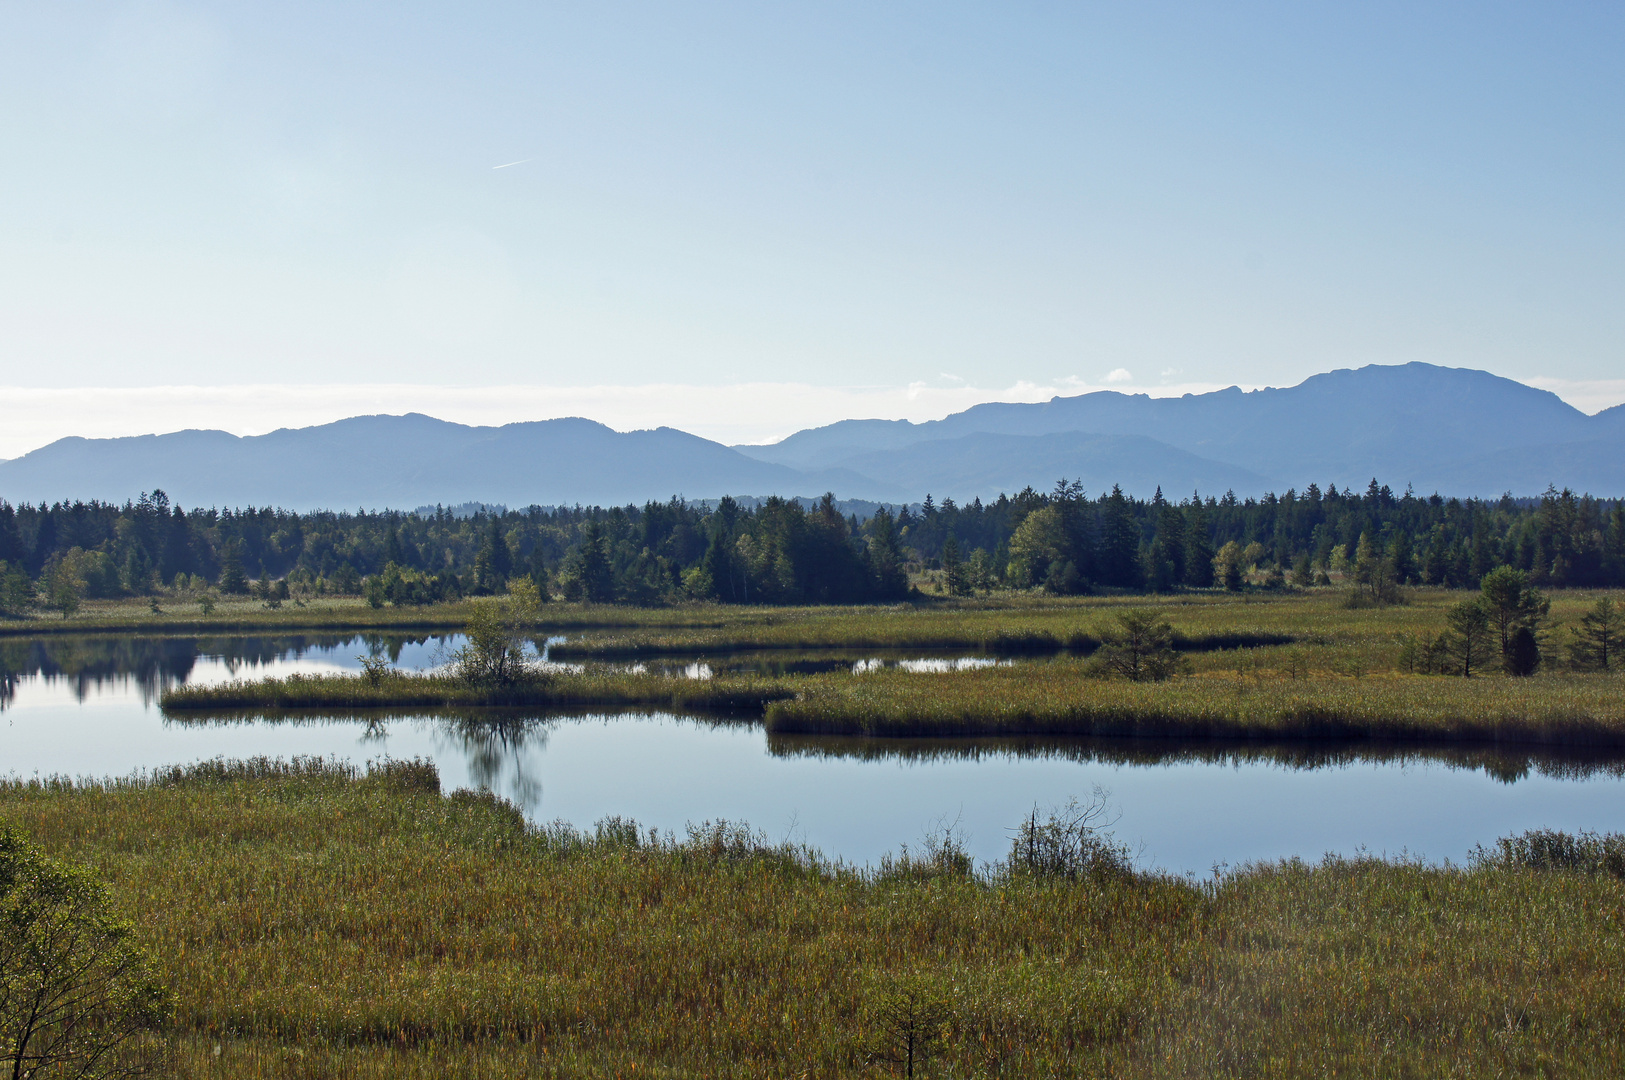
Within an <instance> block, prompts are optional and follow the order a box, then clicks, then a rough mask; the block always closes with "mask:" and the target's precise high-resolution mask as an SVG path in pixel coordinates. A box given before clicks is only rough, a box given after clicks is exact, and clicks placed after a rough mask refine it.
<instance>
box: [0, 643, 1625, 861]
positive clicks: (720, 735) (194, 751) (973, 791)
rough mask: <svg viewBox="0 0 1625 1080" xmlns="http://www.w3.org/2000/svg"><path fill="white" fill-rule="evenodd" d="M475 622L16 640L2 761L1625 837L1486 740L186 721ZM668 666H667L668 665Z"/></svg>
mask: <svg viewBox="0 0 1625 1080" xmlns="http://www.w3.org/2000/svg"><path fill="white" fill-rule="evenodd" d="M457 644H458V640H457V639H456V638H452V639H447V640H442V639H438V638H406V637H399V636H376V635H368V636H357V635H331V636H317V635H307V636H298V637H278V638H213V639H196V638H144V637H123V638H114V637H81V638H43V639H33V640H25V639H0V774H10V775H14V776H21V777H25V778H26V777H30V776H47V775H52V774H65V775H69V776H89V777H103V776H124V775H129V774H131V773H133V772H135V771H137V770H140V769H145V768H151V767H153V766H158V765H166V764H172V763H177V762H191V761H197V760H202V759H207V758H213V757H220V756H224V757H250V756H255V755H261V754H264V755H269V756H274V757H291V756H293V755H297V754H320V755H331V756H335V757H341V758H346V759H349V760H352V761H357V762H362V761H366V760H368V759H377V758H382V757H385V756H388V757H397V758H410V757H427V758H432V759H433V760H434V761H435V762H436V763H437V764H438V765H439V768H440V773H441V778H442V782H443V784H444V785H445V787H446V789H447V790H451V789H452V788H456V787H470V786H484V787H489V788H491V789H492V790H494V791H497V792H498V793H500V794H502V795H504V796H506V797H507V798H510V799H513V800H514V801H516V802H518V803H520V804H521V805H523V806H524V807H525V809H526V811H527V813H528V814H529V815H530V816H531V817H532V818H533V819H536V820H541V821H551V820H555V819H564V820H567V821H571V822H574V823H576V824H578V825H590V824H591V823H592V822H594V821H596V820H598V819H600V818H603V817H606V816H609V815H612V814H619V815H623V816H627V817H632V818H636V819H637V820H638V821H639V822H641V823H642V824H644V825H645V826H657V827H659V828H661V829H678V830H680V829H681V828H682V827H683V825H684V824H685V823H687V822H690V821H694V822H698V821H704V820H708V819H709V820H715V819H718V818H726V819H729V820H734V821H747V822H749V823H750V824H751V825H753V826H755V827H757V828H759V829H761V830H762V831H764V832H766V833H767V834H768V835H769V836H771V837H772V838H774V839H781V838H786V837H788V838H790V839H793V840H795V841H798V842H805V843H808V844H811V845H813V846H815V847H817V848H819V849H821V850H822V851H824V852H825V853H826V854H827V855H830V856H832V857H835V856H839V857H841V858H844V859H846V860H848V861H851V862H859V863H863V862H872V861H874V860H876V859H877V858H879V856H880V855H882V854H883V853H886V852H895V851H896V850H897V848H898V846H899V845H900V844H902V843H909V844H911V845H913V844H916V843H917V842H918V841H919V840H920V838H921V837H922V836H923V835H925V834H926V833H927V832H930V831H933V830H940V829H941V828H943V827H945V826H953V827H954V828H955V829H956V830H957V832H958V833H959V834H960V835H961V837H962V838H963V840H964V842H965V844H966V846H967V847H968V849H969V850H970V851H971V852H972V853H973V854H975V855H976V856H977V858H979V859H982V860H992V859H996V858H999V857H1001V856H1002V855H1003V854H1004V853H1005V851H1006V849H1007V847H1008V843H1009V836H1010V830H1011V829H1012V828H1013V826H1015V825H1016V823H1017V822H1019V821H1020V820H1021V818H1022V817H1023V816H1024V815H1025V814H1026V813H1027V812H1028V811H1029V810H1030V809H1031V808H1032V807H1033V805H1034V804H1038V805H1039V806H1050V805H1057V804H1060V803H1064V802H1065V801H1066V800H1067V799H1068V798H1071V797H1077V798H1080V799H1087V798H1089V797H1090V795H1091V793H1092V792H1093V791H1094V790H1095V789H1096V788H1101V789H1105V790H1106V791H1108V792H1109V793H1110V797H1109V801H1110V804H1111V806H1112V812H1113V814H1114V816H1115V817H1116V818H1117V823H1116V826H1115V831H1116V833H1117V835H1118V837H1119V838H1120V839H1123V840H1126V841H1128V842H1129V843H1130V844H1131V845H1133V846H1134V847H1135V848H1136V849H1137V850H1138V851H1139V852H1140V853H1141V860H1142V862H1143V863H1144V864H1146V865H1152V866H1160V867H1163V868H1166V869H1171V870H1176V871H1181V872H1183V871H1192V872H1196V873H1206V872H1208V871H1209V870H1210V869H1211V868H1212V867H1213V866H1214V865H1215V864H1218V863H1228V864H1231V865H1236V864H1240V863H1243V862H1246V861H1249V860H1254V859H1273V858H1279V857H1284V856H1290V855H1302V856H1304V857H1306V858H1316V857H1318V856H1320V855H1321V854H1322V853H1325V852H1329V851H1331V852H1341V853H1344V854H1352V853H1354V852H1357V851H1359V850H1362V849H1364V850H1367V851H1370V852H1373V853H1377V854H1382V853H1386V854H1391V855H1392V854H1399V853H1402V852H1404V853H1408V854H1410V855H1413V856H1419V857H1423V858H1427V859H1430V860H1440V859H1452V860H1460V859H1462V858H1464V857H1465V856H1466V855H1467V853H1468V852H1469V851H1470V850H1471V849H1472V847H1473V846H1474V845H1475V844H1479V843H1484V844H1488V843H1490V842H1491V841H1493V840H1494V839H1495V838H1496V837H1498V836H1505V835H1508V834H1511V833H1514V832H1519V831H1522V830H1524V829H1529V828H1536V827H1552V828H1561V829H1568V830H1578V829H1593V830H1597V831H1625V779H1622V774H1625V755H1620V756H1614V757H1595V756H1591V757H1588V756H1565V755H1549V754H1548V755H1528V754H1522V753H1518V752H1511V753H1508V752H1506V751H1499V752H1498V751H1492V750H1487V749H1477V750H1474V749H1463V748H1459V747H1457V748H1448V749H1437V750H1423V751H1418V750H1415V749H1413V748H1387V749H1384V748H1380V747H1376V748H1373V747H1370V746H1360V747H1336V746H1333V747H1325V746H1309V747H1306V746H1303V745H1275V746H1245V747H1239V748H1238V747H1237V746H1236V745H1234V744H1223V743H1206V744H1189V743H1175V742H1171V741H1167V740H1142V741H1126V740H967V741H948V740H940V741H939V740H933V741H927V742H914V741H907V742H905V741H899V740H863V739H838V738H815V737H794V738H785V737H769V736H768V735H767V734H766V732H765V731H764V730H763V729H762V728H761V727H760V726H759V725H754V724H749V723H717V722H715V721H708V720H696V719H693V718H685V717H681V716H675V715H670V714H664V713H654V714H634V715H626V714H616V715H591V716H557V717H537V718H534V719H531V720H526V721H517V722H510V723H507V724H504V725H499V726H494V727H493V726H485V725H477V726H470V725H466V724H458V723H455V722H452V721H448V720H443V719H435V718H431V717H420V718H409V719H404V720H392V721H389V722H387V723H383V724H378V723H368V722H366V721H364V720H352V721H320V722H291V723H290V722H233V723H205V724H198V723H191V722H178V721H170V720H167V719H165V718H164V716H163V714H162V713H161V712H160V711H159V710H158V707H157V704H156V701H157V697H158V694H159V693H160V692H161V690H162V689H163V688H164V687H165V686H167V685H171V684H174V683H178V682H191V683H199V682H217V681H223V680H229V679H231V678H236V677H245V676H246V677H258V676H263V675H271V674H279V675H280V674H287V673H289V672H294V671H312V672H314V671H340V670H355V669H357V668H359V664H358V662H357V660H356V657H357V655H358V654H362V653H382V654H386V655H389V656H391V657H393V658H394V659H395V660H396V662H397V663H398V664H400V665H401V666H403V667H409V668H419V669H421V668H425V667H430V666H433V665H434V664H435V663H437V662H440V661H441V660H442V659H443V658H444V656H445V655H446V652H447V651H448V649H449V648H454V647H455V646H456V645H457ZM968 662H979V661H977V660H976V658H966V657H952V656H942V655H937V656H924V655H920V654H913V655H908V654H898V655H892V656H881V655H876V654H847V655H836V654H829V653H823V654H819V655H817V656H810V657H807V658H796V657H787V656H775V657H769V658H760V657H758V658H741V657H727V656H723V657H710V658H705V657H693V658H684V659H682V660H681V661H675V662H672V663H671V664H669V665H666V668H665V669H666V670H670V671H671V672H672V673H673V677H679V678H680V677H705V675H706V674H707V672H709V671H713V670H722V669H725V668H727V669H732V668H737V667H739V666H742V665H757V664H773V665H784V666H788V667H791V668H796V667H798V666H799V665H802V664H805V665H806V666H808V667H821V666H829V667H846V668H849V669H850V668H857V669H858V670H860V671H861V670H862V669H863V668H864V667H866V666H872V665H876V664H894V665H899V666H904V667H907V668H911V669H912V670H913V671H914V672H915V673H916V674H917V675H918V677H920V678H930V677H931V673H932V672H933V671H936V670H941V669H943V668H945V667H947V666H953V665H960V664H964V663H968ZM651 667H653V665H651Z"/></svg>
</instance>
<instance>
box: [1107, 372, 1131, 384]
mask: <svg viewBox="0 0 1625 1080" xmlns="http://www.w3.org/2000/svg"><path fill="white" fill-rule="evenodd" d="M1106 381H1107V382H1109V383H1111V384H1112V385H1114V386H1115V385H1117V384H1118V383H1131V382H1133V381H1134V375H1133V373H1132V372H1130V371H1129V369H1128V368H1115V369H1113V370H1112V372H1111V373H1110V374H1108V375H1107V376H1106Z"/></svg>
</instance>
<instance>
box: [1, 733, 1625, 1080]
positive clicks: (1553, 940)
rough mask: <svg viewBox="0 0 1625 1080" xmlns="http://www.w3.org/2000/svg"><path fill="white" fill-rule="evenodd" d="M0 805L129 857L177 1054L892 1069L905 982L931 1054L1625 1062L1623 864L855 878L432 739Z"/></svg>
mask: <svg viewBox="0 0 1625 1080" xmlns="http://www.w3.org/2000/svg"><path fill="white" fill-rule="evenodd" d="M1012 824H1015V823H1012ZM0 825H5V826H10V827H14V828H19V829H21V830H23V831H24V832H25V833H26V834H28V835H29V836H31V837H32V838H33V839H34V841H35V842H36V843H38V844H40V845H41V846H43V847H44V848H45V849H47V851H48V852H49V853H50V854H52V855H53V856H56V857H59V858H65V859H70V860H74V861H77V862H81V863H85V864H89V865H90V866H91V867H93V868H94V869H95V870H96V871H97V872H98V873H99V874H100V875H102V876H103V877H104V878H105V880H107V881H108V883H109V884H110V886H111V889H112V895H113V897H114V900H115V903H116V905H117V906H118V908H119V909H120V910H121V911H122V912H124V913H125V914H126V915H128V917H129V918H131V919H132V920H133V921H134V922H135V924H136V926H137V933H138V938H139V940H140V942H141V943H142V944H143V945H144V946H145V947H146V948H147V949H149V950H150V952H151V953H152V955H153V956H154V957H155V959H156V963H157V966H158V969H159V972H160V974H161V977H162V979H163V981H164V982H165V983H166V984H167V985H168V986H169V987H170V988H171V989H172V992H173V994H174V996H175V1003H176V1007H175V1015H174V1021H173V1023H172V1025H171V1027H170V1028H169V1030H168V1031H167V1032H166V1033H165V1034H164V1040H165V1042H166V1044H167V1045H168V1047H169V1058H170V1061H169V1067H170V1071H171V1072H172V1074H173V1075H176V1076H180V1077H205V1076H210V1077H213V1076H218V1077H244V1078H259V1077H328V1076H358V1077H416V1076H422V1077H437V1078H438V1077H510V1076H512V1077H518V1076H561V1077H562V1076H572V1077H574V1076H582V1077H612V1076H613V1077H631V1076H644V1075H648V1076H664V1077H696V1078H698V1077H757V1076H817V1077H848V1076H850V1077H859V1076H873V1075H894V1074H895V1073H896V1066H893V1065H890V1064H885V1063H882V1062H879V1061H877V1060H876V1055H877V1054H882V1053H884V1052H886V1051H889V1050H894V1049H896V1040H895V1039H894V1038H890V1037H888V1036H887V1034H886V1030H887V1029H886V1028H885V1026H884V1025H883V1019H884V1015H885V1014H884V1011H883V1006H886V1005H888V1004H892V1005H895V1003H896V1002H897V1001H898V1000H899V997H898V994H899V992H900V991H901V990H904V989H913V990H916V991H919V992H922V993H924V994H926V995H928V996H929V998H930V1000H931V1001H933V1002H934V1003H935V1005H936V1006H937V1007H938V1008H939V1009H940V1013H939V1020H940V1028H939V1029H936V1030H939V1031H940V1037H939V1039H938V1040H937V1041H936V1043H935V1047H934V1048H935V1050H936V1054H935V1055H934V1056H933V1057H932V1058H930V1059H929V1060H927V1061H925V1062H924V1063H923V1066H922V1068H921V1070H920V1072H919V1075H924V1076H940V1077H949V1076H953V1077H969V1076H990V1077H994V1076H1005V1077H1050V1076H1115V1077H1125V1078H1127V1077H1170V1076H1172V1077H1185V1076H1189V1077H1214V1076H1219V1077H1232V1076H1233V1077H1243V1076H1248V1077H1251V1076H1272V1077H1306V1078H1307V1077H1317V1078H1318V1077H1324V1076H1333V1075H1338V1076H1362V1077H1366V1076H1392V1077H1402V1076H1439V1075H1462V1076H1495V1075H1509V1076H1510V1075H1549V1076H1613V1075H1618V1073H1619V1071H1620V1069H1621V1068H1622V1067H1625V999H1622V997H1621V995H1620V993H1619V987H1620V985H1621V979H1622V978H1625V937H1622V936H1621V934H1620V925H1619V924H1620V912H1621V911H1622V910H1625V883H1622V882H1621V881H1620V880H1619V878H1618V877H1616V876H1614V874H1613V873H1610V872H1608V870H1609V869H1610V868H1611V867H1612V864H1611V863H1610V864H1607V865H1596V864H1595V863H1594V862H1593V863H1592V864H1587V863H1585V862H1584V861H1583V860H1582V861H1580V862H1579V863H1577V864H1576V866H1577V867H1578V868H1571V869H1535V868H1532V867H1531V865H1529V863H1530V860H1529V859H1519V858H1515V857H1514V858H1503V859H1500V860H1488V861H1486V862H1485V863H1483V864H1482V865H1476V866H1474V867H1471V868H1458V867H1436V866H1423V865H1414V864H1409V863H1404V862H1389V861H1381V860H1375V859H1356V860H1327V861H1324V862H1312V863H1300V862H1289V863H1284V864H1271V865H1264V866H1252V867H1244V868H1240V869H1236V870H1232V871H1228V872H1226V873H1225V874H1224V875H1223V876H1221V877H1218V878H1214V879H1210V880H1204V881H1193V880H1185V879H1177V878H1169V877H1165V876H1160V875H1155V874H1146V873H1142V872H1129V873H1123V872H1108V871H1102V872H1098V873H1093V874H1085V875H1084V876H1083V877H1081V878H1080V879H1077V880H1072V879H1067V878H1062V877H1054V876H1038V875H1031V874H1019V873H1018V874H1011V873H1008V872H1002V873H1001V872H998V871H991V872H990V871H986V870H985V869H984V870H983V871H982V872H978V873H967V872H965V868H964V867H963V866H962V865H961V864H960V863H959V862H958V861H957V860H955V859H953V858H948V857H944V858H936V859H932V858H921V857H919V856H918V855H916V857H914V858H912V859H897V860H891V861H889V862H887V863H886V864H883V865H881V866H876V867H869V868H864V869H854V868H850V867H839V866H833V865H831V864H829V863H828V862H826V861H825V860H823V859H822V858H820V857H818V856H817V855H816V854H815V853H811V852H807V851H804V850H798V849H794V848H788V847H784V846H780V845H773V844H769V843H767V842H765V841H763V840H762V839H760V838H758V837H755V836H753V835H751V834H750V833H749V832H748V831H746V830H744V829H741V828H739V827H736V826H727V825H701V826H697V827H694V828H692V829H691V830H690V833H689V834H688V835H686V836H683V837H666V836H651V835H649V834H648V833H646V832H642V831H640V830H638V829H637V828H636V827H635V826H633V825H631V824H630V823H624V822H608V823H605V824H603V825H601V826H600V827H599V828H598V829H597V830H596V832H594V833H590V834H578V833H574V832H573V831H570V830H567V829H560V828H554V829H536V828H528V827H526V826H525V825H524V823H523V822H522V820H521V819H520V817H519V815H518V813H517V812H516V811H515V810H513V809H512V808H511V807H509V806H507V805H505V804H502V803H499V802H497V801H494V800H492V799H490V798H489V797H488V796H479V795H473V794H467V793H464V794H454V795H452V796H451V797H445V796H442V795H441V794H440V792H439V790H438V783H437V781H436V779H435V777H434V775H433V772H432V769H430V768H428V767H425V766H400V765H396V766H393V767H390V768H388V769H386V770H384V771H382V772H380V773H377V774H374V775H371V776H362V775H356V774H354V773H353V772H352V771H351V770H350V769H348V768H347V767H342V766H335V765H329V764H325V763H320V762H302V763H297V764H293V765H288V764H277V763H268V762H258V763H251V764H248V765H240V766H224V765H219V766H205V767H201V768H194V769H190V770H185V769H173V770H167V771H163V772H160V773H159V774H157V775H155V776H150V777H147V778H145V779H143V780H141V781H138V782H134V781H132V782H123V783H108V784H99V785H88V786H74V785H67V784H49V783H47V784H40V783H38V782H34V783H24V782H15V781H14V782H10V783H7V784H4V785H0ZM898 839H899V840H905V839H909V838H902V837H900V838H898ZM950 854H951V853H950Z"/></svg>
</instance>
